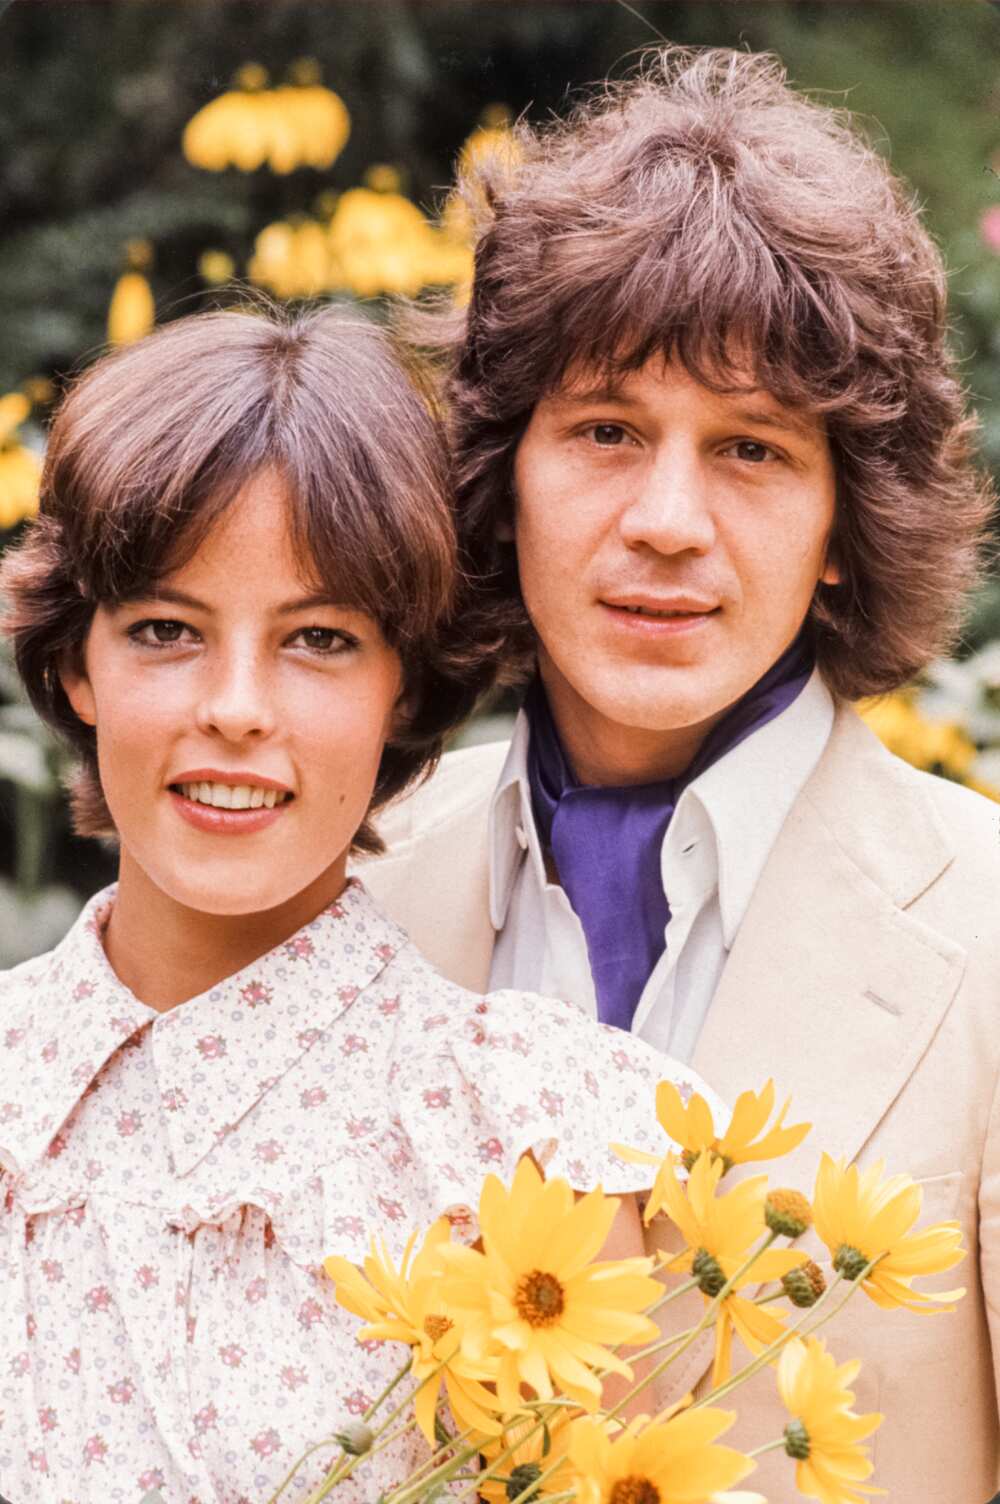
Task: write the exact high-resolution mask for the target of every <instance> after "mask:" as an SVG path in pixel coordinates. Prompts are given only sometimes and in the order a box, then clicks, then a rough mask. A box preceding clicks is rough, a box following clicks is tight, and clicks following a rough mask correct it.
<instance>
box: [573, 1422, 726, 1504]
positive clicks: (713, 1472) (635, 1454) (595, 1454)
mask: <svg viewBox="0 0 1000 1504" xmlns="http://www.w3.org/2000/svg"><path fill="white" fill-rule="evenodd" d="M735 1419H736V1413H735V1411H732V1410H717V1409H713V1408H705V1409H700V1410H687V1411H683V1410H682V1411H681V1412H680V1413H677V1412H676V1411H674V1412H673V1413H670V1414H668V1415H667V1417H666V1418H663V1419H658V1420H654V1421H652V1422H650V1421H649V1420H648V1419H647V1417H645V1416H641V1417H640V1418H639V1419H638V1420H635V1421H632V1423H631V1424H630V1425H628V1426H627V1427H626V1428H625V1430H624V1431H623V1432H622V1433H621V1434H620V1435H619V1436H617V1437H615V1438H614V1439H612V1438H611V1437H610V1436H609V1435H608V1432H607V1428H606V1426H605V1425H604V1424H603V1423H602V1422H601V1421H600V1420H581V1421H579V1422H578V1423H577V1425H576V1426H575V1427H574V1429H573V1435H572V1438H571V1441H570V1457H571V1460H572V1464H573V1467H574V1469H575V1472H576V1481H577V1499H578V1500H579V1504H710V1501H712V1500H719V1501H721V1500H723V1499H725V1498H726V1495H725V1494H724V1493H722V1492H721V1491H722V1490H724V1489H728V1488H730V1487H731V1486H732V1485H733V1484H734V1483H739V1482H740V1480H741V1479H742V1478H745V1477H746V1475H747V1474H748V1473H749V1472H751V1471H752V1470H753V1467H754V1464H753V1462H752V1461H751V1459H750V1458H749V1457H746V1456H744V1454H743V1453H742V1452H737V1451H735V1450H734V1448H732V1447H724V1446H716V1445H715V1442H716V1439H717V1438H718V1437H719V1436H721V1435H722V1434H723V1432H724V1431H728V1429H729V1427H730V1426H731V1425H732V1424H733V1421H734V1420H735Z"/></svg>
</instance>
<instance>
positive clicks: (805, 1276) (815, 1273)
mask: <svg viewBox="0 0 1000 1504" xmlns="http://www.w3.org/2000/svg"><path fill="white" fill-rule="evenodd" d="M781 1287H782V1289H783V1290H784V1292H785V1294H786V1295H787V1296H788V1299H789V1300H790V1301H791V1302H792V1305H793V1306H799V1307H801V1308H802V1309H803V1310H805V1309H807V1308H808V1307H809V1306H814V1305H815V1304H816V1302H817V1300H819V1298H820V1296H821V1295H822V1294H823V1291H824V1290H825V1289H826V1280H825V1279H824V1278H823V1271H822V1269H821V1268H820V1267H819V1265H818V1264H814V1263H813V1261H812V1259H807V1260H806V1262H805V1263H804V1264H800V1265H799V1267H798V1268H797V1269H789V1271H788V1273H787V1274H785V1275H783V1276H782V1280H781Z"/></svg>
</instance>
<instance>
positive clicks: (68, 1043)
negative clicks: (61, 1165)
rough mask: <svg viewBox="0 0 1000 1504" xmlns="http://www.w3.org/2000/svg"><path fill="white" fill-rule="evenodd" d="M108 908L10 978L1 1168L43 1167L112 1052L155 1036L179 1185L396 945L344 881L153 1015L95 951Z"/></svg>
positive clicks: (96, 910)
mask: <svg viewBox="0 0 1000 1504" xmlns="http://www.w3.org/2000/svg"><path fill="white" fill-rule="evenodd" d="M114 897H115V889H114V888H113V887H112V888H108V889H105V890H104V892H102V893H99V894H97V895H96V896H95V897H94V898H93V899H91V900H90V902H89V903H88V904H87V905H86V907H85V908H84V910H83V912H82V913H81V914H80V916H79V918H78V919H77V921H76V923H75V924H74V926H73V928H72V929H71V930H70V931H69V933H68V935H67V936H66V937H65V939H64V940H63V941H62V942H61V944H60V945H58V946H57V947H56V949H55V950H54V951H52V952H51V953H50V954H49V955H48V956H47V957H45V958H43V959H42V961H41V962H40V963H35V965H31V963H29V964H28V966H26V967H25V968H23V969H22V971H21V972H20V973H19V974H15V975H16V976H17V978H18V980H17V981H15V984H14V989H15V990H14V997H13V998H12V999H11V1004H12V1006H10V1007H8V1008H7V1009H5V1017H4V1031H3V1035H2V1037H0V1048H4V1049H6V1050H8V1051H13V1052H14V1053H15V1059H14V1060H10V1059H8V1061H7V1062H6V1065H7V1069H5V1070H4V1073H3V1075H4V1079H5V1085H3V1086H0V1093H2V1095H3V1097H4V1098H5V1100H0V1163H3V1164H4V1165H5V1166H6V1168H8V1169H11V1170H16V1171H20V1172H23V1171H25V1170H26V1169H27V1167H28V1166H29V1165H30V1164H32V1163H34V1162H35V1161H37V1160H38V1159H40V1158H41V1157H42V1155H44V1153H45V1152H46V1150H47V1149H48V1147H49V1145H50V1144H51V1142H52V1140H53V1139H54V1138H55V1137H56V1135H57V1133H58V1131H59V1129H60V1127H61V1126H62V1124H63V1123H64V1122H65V1120H66V1118H67V1117H68V1116H69V1114H70V1113H71V1112H72V1111H73V1109H74V1108H75V1107H76V1106H77V1104H78V1103H79V1102H80V1100H81V1099H82V1098H83V1097H84V1095H85V1094H86V1093H87V1092H88V1090H91V1089H94V1083H95V1078H96V1077H97V1075H98V1073H99V1072H100V1070H101V1069H102V1067H103V1066H104V1065H105V1064H106V1063H107V1061H108V1060H109V1059H110V1057H111V1056H112V1055H113V1054H114V1053H115V1051H116V1050H119V1049H120V1048H121V1047H122V1046H123V1045H124V1044H126V1043H127V1042H131V1043H132V1044H133V1045H137V1044H138V1043H139V1041H138V1038H137V1036H138V1035H139V1034H140V1033H141V1031H142V1030H143V1029H145V1028H146V1027H151V1030H152V1053H153V1062H154V1067H155V1071H156V1077H157V1084H158V1086H159V1090H160V1099H161V1102H162V1105H163V1108H164V1117H165V1121H166V1126H167V1134H168V1138H169V1147H170V1152H171V1156H172V1161H173V1168H174V1172H175V1174H177V1175H178V1176H184V1175H187V1174H189V1173H190V1171H191V1170H193V1169H194V1168H195V1166H196V1165H198V1164H199V1163H200V1162H201V1161H202V1160H203V1159H204V1157H205V1156H206V1154H208V1153H209V1152H210V1151H211V1150H212V1149H213V1148H214V1147H215V1145H216V1144H217V1143H220V1142H221V1141H222V1139H224V1138H225V1137H226V1136H227V1134H229V1133H231V1132H232V1130H233V1129H234V1128H235V1127H236V1125H237V1123H238V1122H239V1121H240V1119H241V1118H243V1117H244V1116H245V1115H246V1114H247V1113H248V1112H250V1111H251V1109H252V1108H253V1107H254V1106H255V1105H256V1103H257V1102H259V1101H260V1100H261V1098H262V1097H263V1096H265V1095H266V1093H267V1092H269V1091H270V1090H271V1088H272V1087H273V1086H274V1085H275V1084H276V1083H277V1082H278V1081H280V1079H281V1078H282V1076H284V1075H285V1074H286V1073H287V1072H288V1071H289V1070H291V1069H292V1068H293V1066H295V1065H296V1064H297V1062H298V1061H299V1060H301V1059H302V1057H303V1056H304V1055H305V1054H306V1053H307V1052H308V1051H309V1050H311V1049H312V1047H313V1046H314V1045H315V1044H316V1042H317V1041H318V1040H319V1039H320V1038H322V1036H323V1034H324V1032H325V1031H326V1030H327V1029H329V1028H330V1026H331V1025H332V1024H333V1023H334V1022H335V1020H336V1019H337V1018H339V1017H340V1015H341V1014H343V1013H344V1011H345V1010H346V1009H347V1008H349V1007H350V1005H351V1004H352V1003H353V1002H354V1001H355V999H356V998H357V997H358V996H359V995H360V994H361V993H362V992H363V991H364V990H365V989H366V988H367V987H370V986H371V985H372V984H373V983H374V982H375V981H376V980H377V979H378V977H379V976H380V974H381V973H382V972H383V971H384V969H385V967H386V966H387V965H388V963H389V962H390V961H391V960H392V959H393V957H394V956H395V955H396V953H397V952H398V951H399V950H400V948H401V947H402V946H403V945H404V944H406V936H405V935H404V934H403V932H402V931H401V930H400V929H399V928H398V927H397V926H396V925H395V924H394V923H393V922H392V921H391V920H390V919H387V918H386V917H385V915H383V914H382V913H381V912H380V911H379V910H378V908H377V907H376V906H375V904H374V902H373V900H372V899H371V898H370V897H369V895H368V894H367V892H366V891H365V889H364V888H363V887H362V886H361V884H360V883H359V882H358V880H357V879H356V878H352V879H351V880H350V881H349V883H348V885H347V887H346V888H345V890H344V891H343V893H341V895H340V897H339V898H338V899H336V900H335V901H334V902H333V903H331V904H330V905H328V907H327V908H325V909H324V910H323V911H322V912H321V913H320V914H318V915H317V916H316V918H315V919H313V920H311V921H310V922H309V923H308V924H306V925H303V927H302V928H301V929H300V930H298V931H297V932H296V933H295V934H294V935H292V936H291V938H290V939H288V940H286V941H284V942H283V943H282V944H281V945H278V946H276V947H275V949H274V950H271V951H268V952H267V954H266V955H264V956H261V957H259V958H258V959H257V960H256V961H253V962H252V963H251V964H250V965H249V966H247V967H245V968H244V969H243V970H242V971H239V972H237V973H236V974H235V975H234V976H231V977H227V978H226V980H225V981H223V982H220V983H219V984H218V985H217V986H215V987H212V988H211V989H210V990H209V991H208V992H205V993H202V994H201V995H200V996H198V997H194V998H190V999H188V1000H187V1001H186V1002H183V1003H180V1004H178V1005H177V1006H176V1007H174V1008H171V1009H169V1010H168V1011H167V1012H165V1013H160V1012H158V1011H157V1010H156V1009H154V1008H150V1007H148V1006H147V1005H146V1004H145V1003H141V1002H139V1000H138V999H137V998H136V997H135V996H134V995H133V994H132V993H131V992H130V991H129V990H128V988H127V987H126V986H125V985H124V983H122V982H121V981H120V980H119V979H118V977H117V976H116V974H115V973H114V971H113V970H112V969H111V966H110V963H109V962H108V959H107V956H106V955H105V953H104V947H103V944H102V940H101V936H102V933H103V930H104V926H105V925H106V923H107V920H108V916H109V914H110V912H111V908H112V905H113V903H114ZM22 989H23V990H22ZM18 992H21V993H22V995H21V996H20V997H19V996H18Z"/></svg>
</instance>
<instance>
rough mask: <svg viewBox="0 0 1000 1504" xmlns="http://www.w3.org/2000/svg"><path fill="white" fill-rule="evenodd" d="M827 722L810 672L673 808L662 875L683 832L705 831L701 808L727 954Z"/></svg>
mask: <svg viewBox="0 0 1000 1504" xmlns="http://www.w3.org/2000/svg"><path fill="white" fill-rule="evenodd" d="M833 717H834V704H833V698H832V696H831V694H830V691H829V690H828V689H827V687H826V685H825V684H824V682H823V679H822V677H821V675H820V673H819V670H818V669H814V670H813V672H812V674H811V675H810V677H809V680H808V681H807V683H806V685H805V687H804V688H803V690H802V692H801V693H800V694H799V695H797V696H796V698H795V699H794V700H793V701H792V703H791V705H789V706H788V707H787V709H785V710H783V711H782V712H781V714H780V715H778V716H775V718H774V720H772V721H768V722H767V724H766V725H764V726H761V727H760V728H759V730H757V731H755V732H754V733H753V735H752V736H748V737H747V738H746V740H745V741H742V742H740V743H739V745H738V746H736V747H734V748H733V749H732V751H731V752H727V753H726V754H725V756H723V757H720V758H719V760H718V762H715V763H713V764H712V766H711V767H709V768H706V769H705V771H704V773H702V774H700V775H699V777H697V778H696V779H695V780H694V781H693V782H692V783H690V784H688V786H687V788H686V789H685V790H684V792H683V794H682V795H681V797H680V799H679V800H678V801H677V809H676V811H675V813H674V817H673V819H672V820H671V822H670V828H669V830H668V831H667V836H666V839H665V841H664V843H663V867H664V869H665V870H666V869H667V868H668V867H669V866H670V865H671V864H672V857H673V854H674V851H675V850H676V849H677V848H679V847H680V846H682V845H684V844H686V842H687V840H688V839H689V832H690V830H691V829H693V828H696V827H697V826H698V825H702V826H703V825H704V821H699V820H698V818H697V812H696V811H695V809H694V808H693V806H695V805H697V806H700V810H701V811H702V812H703V813H704V815H705V816H706V817H707V821H708V824H709V826H710V830H711V834H712V835H714V838H715V854H716V862H717V876H718V891H719V913H720V917H721V920H722V939H723V944H724V946H725V948H726V950H731V949H732V946H733V941H734V940H735V938H736V934H737V931H738V930H739V927H740V925H741V924H742V922H743V917H744V915H745V914H746V911H747V909H748V907H749V905H750V899H751V897H752V896H753V890H754V888H755V887H756V886H757V883H758V881H759V879H760V875H761V873H762V872H763V870H764V866H765V864H766V862H767V859H768V857H769V856H770V854H771V850H772V848H773V846H774V843H775V841H776V840H777V839H778V833H779V832H780V830H781V827H782V825H784V823H785V820H786V819H787V818H788V815H789V812H790V811H791V808H792V805H793V804H794V803H795V800H796V799H797V798H798V796H799V794H800V793H801V791H802V789H803V787H804V786H805V784H806V782H807V780H808V778H809V775H810V773H811V772H812V771H813V769H814V768H815V766H816V764H817V763H818V762H819V759H820V757H821V755H822V752H823V748H824V747H825V746H826V744H827V741H828V740H829V736H830V732H831V730H832V728H833ZM748 811H752V818H748ZM668 892H669V889H668Z"/></svg>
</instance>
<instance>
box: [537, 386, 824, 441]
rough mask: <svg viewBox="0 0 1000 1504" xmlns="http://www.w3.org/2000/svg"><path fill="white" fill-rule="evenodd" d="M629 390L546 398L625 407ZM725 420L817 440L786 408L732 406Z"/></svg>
mask: <svg viewBox="0 0 1000 1504" xmlns="http://www.w3.org/2000/svg"><path fill="white" fill-rule="evenodd" d="M630 400H631V399H630V396H629V393H628V392H627V391H626V390H625V388H624V387H623V386H618V385H616V384H615V383H613V382H600V383H599V384H596V385H594V386H571V387H563V388H560V389H557V390H556V391H554V392H552V393H551V395H550V397H549V401H550V402H552V403H553V404H556V405H558V406H560V407H586V406H588V405H589V404H590V403H592V402H609V403H613V402H617V403H620V404H621V406H623V407H624V406H627V405H628V403H629V401H630ZM725 417H726V418H727V420H732V421H734V422H737V423H746V424H748V425H749V426H751V427H757V428H772V429H775V430H777V431H781V432H784V433H793V434H797V435H798V436H799V437H800V438H802V439H811V440H813V441H814V442H818V440H819V439H820V437H821V434H822V430H821V429H820V428H819V427H818V426H817V425H816V424H815V423H814V422H812V421H810V419H809V417H808V416H807V415H806V414H802V415H799V414H798V413H795V412H793V411H792V410H791V409H790V408H783V409H782V410H781V411H780V412H772V411H771V410H770V409H769V408H764V407H752V406H751V407H733V408H729V409H728V411H727V412H726V413H725Z"/></svg>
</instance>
